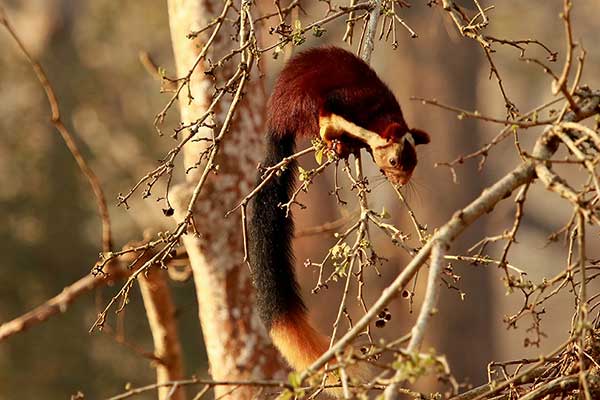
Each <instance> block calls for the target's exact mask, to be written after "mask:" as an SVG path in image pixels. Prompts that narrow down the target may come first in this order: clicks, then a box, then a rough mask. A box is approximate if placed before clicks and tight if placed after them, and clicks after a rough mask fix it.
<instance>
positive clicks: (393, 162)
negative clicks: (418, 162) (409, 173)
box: [388, 157, 398, 167]
mask: <svg viewBox="0 0 600 400" xmlns="http://www.w3.org/2000/svg"><path fill="white" fill-rule="evenodd" d="M388 162H389V163H390V165H391V166H392V167H395V166H396V165H397V164H398V159H397V158H395V157H392V158H390V159H389V160H388Z"/></svg>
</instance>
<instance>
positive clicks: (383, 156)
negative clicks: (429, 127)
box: [372, 122, 429, 185]
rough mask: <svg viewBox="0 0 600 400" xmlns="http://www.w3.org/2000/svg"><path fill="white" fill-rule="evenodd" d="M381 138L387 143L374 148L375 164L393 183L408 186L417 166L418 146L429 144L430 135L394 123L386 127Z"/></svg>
mask: <svg viewBox="0 0 600 400" xmlns="http://www.w3.org/2000/svg"><path fill="white" fill-rule="evenodd" d="M381 137H382V138H384V139H386V143H385V144H383V145H380V146H376V147H374V148H372V155H373V160H374V161H375V164H377V166H378V167H379V169H380V170H381V172H383V173H384V174H385V176H386V177H387V178H388V179H389V180H390V181H391V182H392V183H394V184H398V185H404V184H406V183H407V182H408V181H409V180H410V177H411V176H412V173H413V171H414V169H415V166H416V165H417V151H416V146H418V145H420V144H427V143H429V135H428V134H427V133H426V132H423V131H421V130H418V129H408V128H407V127H406V126H403V125H401V124H398V123H395V122H394V123H391V124H389V125H388V126H387V127H386V129H385V130H384V131H383V132H382V134H381Z"/></svg>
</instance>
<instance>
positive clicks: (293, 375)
mask: <svg viewBox="0 0 600 400" xmlns="http://www.w3.org/2000/svg"><path fill="white" fill-rule="evenodd" d="M288 381H289V382H290V385H292V387H293V388H297V387H300V385H301V384H302V381H301V380H300V374H299V373H298V372H295V371H294V372H290V374H289V375H288Z"/></svg>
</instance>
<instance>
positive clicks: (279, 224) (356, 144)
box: [248, 47, 429, 371]
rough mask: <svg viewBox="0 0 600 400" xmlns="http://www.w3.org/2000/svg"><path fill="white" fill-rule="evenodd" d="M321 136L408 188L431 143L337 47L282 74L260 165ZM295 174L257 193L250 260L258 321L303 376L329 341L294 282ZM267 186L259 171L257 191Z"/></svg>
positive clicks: (307, 54) (306, 55) (360, 64)
mask: <svg viewBox="0 0 600 400" xmlns="http://www.w3.org/2000/svg"><path fill="white" fill-rule="evenodd" d="M337 122H340V123H337ZM346 128H347V129H346ZM357 130H362V131H365V130H366V131H368V132H369V133H371V134H373V133H375V134H376V135H374V136H376V137H375V138H374V139H375V142H377V143H378V145H379V148H380V149H383V150H381V154H380V151H379V150H377V149H376V148H375V146H369V144H368V143H365V142H364V141H361V140H359V139H357V137H359V136H360V135H358V136H357V135H354V134H352V133H350V132H349V131H353V132H354V131H357ZM319 135H320V136H321V137H322V138H323V139H324V140H325V141H326V142H328V145H329V146H330V147H332V148H333V149H334V150H335V151H336V152H337V153H338V154H339V155H340V157H348V156H349V155H350V154H351V153H356V152H357V151H358V150H359V149H360V148H361V147H362V148H367V150H368V151H370V152H371V153H372V155H373V158H374V160H375V163H376V164H377V165H378V167H379V168H380V169H381V171H382V172H383V173H384V174H385V175H386V177H387V179H389V180H390V181H391V182H392V183H394V184H405V183H406V182H408V180H409V179H410V177H411V175H412V172H413V170H414V168H415V166H416V164H417V154H416V151H415V146H416V145H420V144H427V143H429V135H428V134H427V133H425V132H423V131H420V130H417V129H409V128H408V126H407V125H406V122H405V121H404V118H403V116H402V112H401V110H400V105H399V104H398V102H397V100H396V98H395V97H394V94H393V93H392V92H391V91H390V89H389V88H388V87H387V86H386V85H385V84H384V83H383V82H382V81H381V80H380V79H379V77H378V76H377V74H376V73H375V71H373V70H372V69H371V67H369V65H368V64H366V63H365V62H364V61H363V60H361V59H360V58H358V57H357V56H355V55H354V54H352V53H350V52H348V51H346V50H343V49H341V48H337V47H318V48H313V49H310V50H307V51H304V52H301V53H299V54H298V55H296V56H294V57H292V58H291V59H290V60H289V61H288V62H287V64H286V65H285V67H284V68H283V70H282V72H281V74H280V75H279V77H278V79H277V81H276V83H275V86H274V89H273V91H272V94H271V96H270V98H269V100H268V103H267V135H266V150H265V156H264V160H263V162H262V163H261V165H262V166H263V167H270V166H273V165H275V164H277V163H279V162H280V161H282V160H283V159H284V158H285V157H289V156H291V155H292V154H294V152H295V142H296V138H297V137H298V138H300V137H308V138H313V137H319ZM296 169H297V164H296V162H295V161H291V162H290V164H288V165H287V167H286V168H285V169H284V170H283V171H281V173H279V174H276V175H275V176H273V177H272V179H271V180H270V181H269V182H267V183H266V185H265V186H264V187H263V188H262V189H261V190H260V191H258V192H257V193H256V195H255V197H254V199H253V201H252V209H253V213H252V216H251V218H250V221H249V225H248V244H249V254H248V255H249V262H250V265H251V267H252V268H251V269H252V278H253V282H254V285H255V288H256V298H257V307H258V311H259V315H260V317H261V319H262V321H263V323H264V325H265V327H266V328H267V331H268V332H269V335H270V337H271V339H272V341H273V343H274V344H275V346H276V347H277V348H278V349H279V351H280V352H281V354H282V355H283V356H284V358H285V359H286V360H287V361H288V363H289V364H290V365H291V367H292V368H294V369H295V370H298V371H299V370H303V369H305V368H307V367H308V366H310V365H311V363H313V362H314V361H316V360H317V359H318V358H319V357H320V356H321V355H322V354H323V353H324V352H325V351H326V350H327V349H328V348H329V338H328V337H327V336H325V335H323V334H321V333H319V332H318V331H317V330H316V329H315V328H314V327H313V326H312V325H311V324H310V322H309V319H308V314H307V309H306V306H305V304H304V302H303V300H302V297H301V295H300V290H299V286H298V282H297V281H296V278H295V275H294V255H293V251H292V238H293V236H294V223H293V220H292V218H291V216H287V217H286V211H285V210H283V209H282V208H281V207H280V205H281V204H285V203H287V202H288V201H289V199H290V196H291V193H292V191H293V189H294V184H295V174H296ZM261 180H262V179H261V173H260V172H259V174H258V178H257V181H258V183H257V185H258V184H260V182H261Z"/></svg>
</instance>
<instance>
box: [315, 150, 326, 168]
mask: <svg viewBox="0 0 600 400" xmlns="http://www.w3.org/2000/svg"><path fill="white" fill-rule="evenodd" d="M324 150H325V149H318V150H317V151H315V160H316V161H317V163H318V164H319V165H321V164H322V163H323V152H324Z"/></svg>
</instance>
